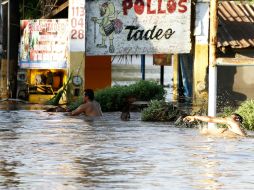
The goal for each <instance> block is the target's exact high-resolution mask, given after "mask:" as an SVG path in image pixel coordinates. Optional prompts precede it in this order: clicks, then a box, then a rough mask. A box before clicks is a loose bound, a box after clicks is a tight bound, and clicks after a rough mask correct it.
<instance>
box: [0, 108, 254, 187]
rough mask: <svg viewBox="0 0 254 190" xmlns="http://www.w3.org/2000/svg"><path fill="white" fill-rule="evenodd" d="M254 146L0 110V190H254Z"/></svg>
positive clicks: (163, 127)
mask: <svg viewBox="0 0 254 190" xmlns="http://www.w3.org/2000/svg"><path fill="white" fill-rule="evenodd" d="M253 144H254V139H253V138H238V139H229V138H211V137H206V136H201V135H199V134H198V131H197V129H186V128H176V127H175V126H174V125H173V124H172V123H153V122H152V123H150V122H149V123H148V122H142V121H140V114H139V113H131V120H130V121H128V122H123V121H121V120H120V113H119V112H115V113H104V116H103V118H101V119H99V120H94V121H91V120H90V121H86V120H85V119H84V117H83V116H79V117H69V116H65V115H64V113H47V112H43V111H42V110H2V111H0V189H13V190H17V189H45V190H50V189H54V190H55V189H58V190H72V189H74V190H76V189H88V190H90V189H91V190H94V189H95V190H97V189H98V190H105V189H119V190H120V189H121V190H128V189H133V190H141V189H142V190H157V189H158V190H161V189H170V190H172V189H179V190H185V189H186V190H191V189H200V190H204V189H208V190H217V189H228V190H232V189H245V190H246V189H254V182H253V179H254V164H253V163H254V146H253Z"/></svg>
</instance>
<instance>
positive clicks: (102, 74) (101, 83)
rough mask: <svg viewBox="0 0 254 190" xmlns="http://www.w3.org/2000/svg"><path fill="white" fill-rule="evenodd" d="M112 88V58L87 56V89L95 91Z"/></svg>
mask: <svg viewBox="0 0 254 190" xmlns="http://www.w3.org/2000/svg"><path fill="white" fill-rule="evenodd" d="M110 86H111V56H87V57H86V64H85V88H91V89H94V90H98V89H103V88H105V87H110Z"/></svg>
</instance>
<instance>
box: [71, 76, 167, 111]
mask: <svg viewBox="0 0 254 190" xmlns="http://www.w3.org/2000/svg"><path fill="white" fill-rule="evenodd" d="M164 95H165V90H164V89H163V86H161V85H158V84H157V83H156V82H153V81H144V80H142V81H138V82H136V83H134V84H131V85H129V86H113V87H108V88H105V89H102V90H99V91H96V92H95V99H96V101H98V102H99V103H100V105H101V109H102V111H104V112H107V111H120V110H121V109H122V108H123V106H125V105H126V100H127V98H128V97H133V98H135V99H136V100H140V101H150V100H153V99H157V100H163V99H164ZM81 103H82V97H81V98H79V99H78V101H76V102H74V103H71V104H70V105H69V106H68V108H69V109H70V110H73V109H75V108H77V107H78V106H79V105H80V104H81Z"/></svg>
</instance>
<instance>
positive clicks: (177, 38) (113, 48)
mask: <svg viewBox="0 0 254 190" xmlns="http://www.w3.org/2000/svg"><path fill="white" fill-rule="evenodd" d="M190 4H191V1H190V0H176V1H171V0H140V1H132V0H116V1H104V2H101V1H88V2H87V3H86V12H87V17H86V29H87V31H86V53H87V54H88V55H122V54H168V53H188V52H190V50H191V40H190V23H191V22H190V15H191V10H190Z"/></svg>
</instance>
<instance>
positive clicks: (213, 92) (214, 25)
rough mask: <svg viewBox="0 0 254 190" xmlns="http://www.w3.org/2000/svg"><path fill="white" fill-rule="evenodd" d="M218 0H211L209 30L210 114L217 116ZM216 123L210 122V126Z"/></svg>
mask: <svg viewBox="0 0 254 190" xmlns="http://www.w3.org/2000/svg"><path fill="white" fill-rule="evenodd" d="M217 8H218V0H210V30H209V34H210V35H209V37H210V38H209V89H208V115H209V116H216V105H217V100H216V99H217V66H216V48H217V31H218V11H217ZM214 126H215V124H212V123H209V124H208V127H214Z"/></svg>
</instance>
